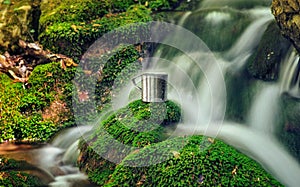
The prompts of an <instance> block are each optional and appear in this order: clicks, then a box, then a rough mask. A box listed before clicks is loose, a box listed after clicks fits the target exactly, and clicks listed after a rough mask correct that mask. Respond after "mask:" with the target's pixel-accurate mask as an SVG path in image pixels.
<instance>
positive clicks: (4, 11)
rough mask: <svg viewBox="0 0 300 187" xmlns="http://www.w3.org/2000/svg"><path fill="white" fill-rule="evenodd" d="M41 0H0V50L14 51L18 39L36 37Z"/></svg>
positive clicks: (29, 39) (32, 38) (27, 39)
mask: <svg viewBox="0 0 300 187" xmlns="http://www.w3.org/2000/svg"><path fill="white" fill-rule="evenodd" d="M40 1H41V0H18V1H17V0H0V51H16V50H17V49H18V41H19V39H23V40H26V41H33V40H36V39H37V34H38V27H39V14H40V10H39V4H40Z"/></svg>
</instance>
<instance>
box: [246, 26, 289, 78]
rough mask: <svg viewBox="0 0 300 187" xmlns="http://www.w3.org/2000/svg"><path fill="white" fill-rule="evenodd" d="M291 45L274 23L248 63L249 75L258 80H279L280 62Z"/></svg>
mask: <svg viewBox="0 0 300 187" xmlns="http://www.w3.org/2000/svg"><path fill="white" fill-rule="evenodd" d="M290 45H291V44H290V42H289V41H287V40H286V39H285V38H284V37H283V36H282V35H281V32H280V29H279V28H278V26H277V25H276V23H275V22H274V21H273V22H272V23H271V24H270V25H269V26H268V28H267V30H266V31H265V33H264V34H263V36H262V39H261V41H260V42H259V45H258V47H257V49H256V50H255V52H254V53H253V54H252V55H251V57H250V58H249V60H248V62H247V63H248V71H249V73H250V74H251V75H252V76H253V77H255V78H258V79H262V80H267V81H271V80H277V79H278V76H279V67H280V62H281V60H282V58H284V56H285V54H286V52H287V50H288V49H289V47H290Z"/></svg>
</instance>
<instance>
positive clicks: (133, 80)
mask: <svg viewBox="0 0 300 187" xmlns="http://www.w3.org/2000/svg"><path fill="white" fill-rule="evenodd" d="M139 77H141V75H139V76H136V77H134V78H132V83H133V84H134V86H135V87H137V88H138V89H139V90H141V91H142V88H141V87H139V86H138V85H137V83H136V81H135V80H136V79H137V78H139Z"/></svg>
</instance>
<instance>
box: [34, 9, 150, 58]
mask: <svg viewBox="0 0 300 187" xmlns="http://www.w3.org/2000/svg"><path fill="white" fill-rule="evenodd" d="M150 20H151V17H150V11H149V10H148V9H146V8H145V7H143V6H135V7H130V8H129V9H128V10H127V11H126V12H123V13H119V14H108V15H106V16H104V17H101V18H98V19H93V20H91V21H90V22H80V21H74V22H56V23H54V24H53V25H51V26H49V27H48V28H47V29H46V30H45V31H44V32H43V33H41V35H40V42H41V43H42V44H43V45H44V46H45V47H46V48H48V49H50V50H51V51H53V52H57V53H61V52H63V54H65V55H67V56H69V57H73V58H75V60H76V59H77V60H78V59H79V58H80V56H81V55H82V54H83V53H84V52H85V51H86V50H87V48H88V47H89V46H90V45H91V44H92V43H93V42H94V41H95V40H97V39H98V38H100V37H101V36H102V35H104V34H105V33H107V32H109V31H112V30H115V29H117V28H119V27H122V26H125V25H128V24H131V23H138V22H147V21H150ZM122 29H123V31H120V30H118V35H117V36H119V37H124V38H126V37H128V33H131V35H133V33H132V32H134V29H133V28H131V27H123V28H122ZM131 35H129V36H131ZM114 39H115V38H114ZM112 40H113V39H112ZM115 41H116V40H115ZM110 50H112V49H110Z"/></svg>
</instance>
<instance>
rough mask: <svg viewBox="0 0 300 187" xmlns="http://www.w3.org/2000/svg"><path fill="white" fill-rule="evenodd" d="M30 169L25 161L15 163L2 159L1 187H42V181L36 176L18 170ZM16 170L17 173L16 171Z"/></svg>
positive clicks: (0, 166) (0, 160)
mask: <svg viewBox="0 0 300 187" xmlns="http://www.w3.org/2000/svg"><path fill="white" fill-rule="evenodd" d="M25 168H27V169H30V168H31V166H30V165H29V164H28V163H26V162H25V161H15V160H12V159H6V158H2V157H0V186H1V187H2V186H3V187H4V186H5V187H14V186H42V185H44V184H43V183H42V182H41V180H40V179H39V178H37V177H35V176H32V175H29V174H27V173H24V172H20V171H16V170H24V169H25ZM14 170H15V171H14Z"/></svg>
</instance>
